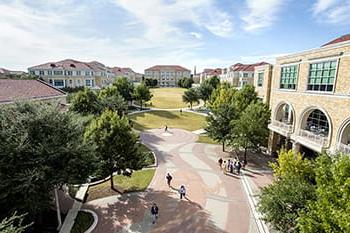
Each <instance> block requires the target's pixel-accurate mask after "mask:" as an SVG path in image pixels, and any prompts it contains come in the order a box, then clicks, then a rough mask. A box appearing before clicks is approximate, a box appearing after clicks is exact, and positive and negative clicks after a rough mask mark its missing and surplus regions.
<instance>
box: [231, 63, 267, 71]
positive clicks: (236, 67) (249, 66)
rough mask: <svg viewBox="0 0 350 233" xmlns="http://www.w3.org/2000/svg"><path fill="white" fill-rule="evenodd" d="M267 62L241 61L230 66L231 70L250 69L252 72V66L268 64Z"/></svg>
mask: <svg viewBox="0 0 350 233" xmlns="http://www.w3.org/2000/svg"><path fill="white" fill-rule="evenodd" d="M268 64H269V63H267V62H259V63H253V64H242V63H236V64H234V65H232V66H231V67H230V69H231V70H232V71H250V72H254V68H255V67H256V66H262V65H268Z"/></svg>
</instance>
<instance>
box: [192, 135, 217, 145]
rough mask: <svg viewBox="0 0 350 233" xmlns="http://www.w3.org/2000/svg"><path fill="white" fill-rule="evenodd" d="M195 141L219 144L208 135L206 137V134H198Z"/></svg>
mask: <svg viewBox="0 0 350 233" xmlns="http://www.w3.org/2000/svg"><path fill="white" fill-rule="evenodd" d="M196 142H197V143H206V144H220V143H219V142H217V141H214V140H213V139H211V138H210V137H208V136H206V135H199V136H198V139H197V141H196Z"/></svg>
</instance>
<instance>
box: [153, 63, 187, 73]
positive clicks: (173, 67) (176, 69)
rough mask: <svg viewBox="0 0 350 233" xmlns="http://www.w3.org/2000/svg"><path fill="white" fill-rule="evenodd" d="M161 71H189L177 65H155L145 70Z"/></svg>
mask: <svg viewBox="0 0 350 233" xmlns="http://www.w3.org/2000/svg"><path fill="white" fill-rule="evenodd" d="M161 69H169V70H175V71H190V70H189V69H186V68H184V67H182V66H179V65H156V66H152V67H150V68H148V69H146V71H147V70H161ZM190 72H191V71H190Z"/></svg>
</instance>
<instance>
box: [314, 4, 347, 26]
mask: <svg viewBox="0 0 350 233" xmlns="http://www.w3.org/2000/svg"><path fill="white" fill-rule="evenodd" d="M312 11H313V14H314V17H315V18H316V19H317V20H318V21H320V22H327V23H330V24H339V23H340V24H350V0H317V1H316V2H315V4H314V5H313V8H312Z"/></svg>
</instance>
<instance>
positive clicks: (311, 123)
mask: <svg viewBox="0 0 350 233" xmlns="http://www.w3.org/2000/svg"><path fill="white" fill-rule="evenodd" d="M305 129H306V130H308V131H310V132H312V133H314V134H318V135H321V136H327V135H328V133H329V123H328V119H327V117H326V115H325V114H324V113H323V112H322V111H320V110H318V109H316V110H313V111H312V112H311V113H310V114H309V116H308V118H307V121H306V128H305Z"/></svg>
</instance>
